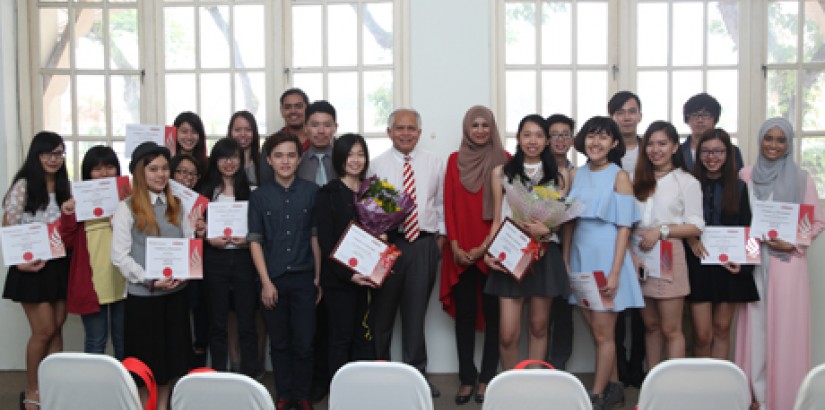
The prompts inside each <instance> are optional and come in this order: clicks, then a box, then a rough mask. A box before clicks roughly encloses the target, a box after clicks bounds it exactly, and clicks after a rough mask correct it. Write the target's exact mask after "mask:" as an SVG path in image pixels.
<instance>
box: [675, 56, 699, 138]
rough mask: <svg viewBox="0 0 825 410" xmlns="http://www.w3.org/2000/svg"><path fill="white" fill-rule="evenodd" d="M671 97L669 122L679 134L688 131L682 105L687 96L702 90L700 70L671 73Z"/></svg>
mask: <svg viewBox="0 0 825 410" xmlns="http://www.w3.org/2000/svg"><path fill="white" fill-rule="evenodd" d="M671 75H672V79H673V81H672V83H671V84H672V87H673V99H672V100H671V104H673V105H672V111H671V114H670V118H671V120H670V121H671V122H672V123H673V125H674V126H675V127H676V129H677V130H678V131H679V133H680V134H688V133H690V128H689V127H688V126H687V124H685V117H684V115H683V112H682V111H683V107H684V105H685V101H687V100H688V98H690V97H693V96H694V95H696V94H699V93H700V92H702V90H704V88H703V87H702V72H701V71H692V70H691V71H674V72H673V73H672V74H671Z"/></svg>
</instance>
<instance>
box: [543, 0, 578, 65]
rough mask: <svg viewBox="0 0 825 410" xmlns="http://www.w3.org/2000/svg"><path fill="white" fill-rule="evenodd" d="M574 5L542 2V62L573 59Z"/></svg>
mask: <svg viewBox="0 0 825 410" xmlns="http://www.w3.org/2000/svg"><path fill="white" fill-rule="evenodd" d="M572 9H573V7H572V5H571V4H570V2H561V1H550V2H542V7H541V12H542V17H541V21H542V23H541V62H542V64H570V63H571V62H572V59H573V53H572V48H573V14H572V12H573V10H572Z"/></svg>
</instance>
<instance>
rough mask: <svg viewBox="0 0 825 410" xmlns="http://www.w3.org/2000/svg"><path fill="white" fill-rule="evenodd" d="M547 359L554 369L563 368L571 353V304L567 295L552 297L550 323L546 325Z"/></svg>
mask: <svg viewBox="0 0 825 410" xmlns="http://www.w3.org/2000/svg"><path fill="white" fill-rule="evenodd" d="M547 330H548V331H549V332H550V337H548V338H547V361H548V362H549V363H550V364H552V365H553V367H555V368H556V369H560V370H564V369H565V368H566V367H567V361H568V360H569V359H570V356H571V355H572V354H573V305H571V304H570V302H569V301H568V299H567V296H556V297H555V298H553V309H550V324H549V326H547Z"/></svg>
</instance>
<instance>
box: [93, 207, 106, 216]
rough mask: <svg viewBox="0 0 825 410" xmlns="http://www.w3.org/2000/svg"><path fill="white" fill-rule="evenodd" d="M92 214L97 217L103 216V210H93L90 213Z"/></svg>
mask: <svg viewBox="0 0 825 410" xmlns="http://www.w3.org/2000/svg"><path fill="white" fill-rule="evenodd" d="M92 213H93V214H95V216H97V217H99V216H101V215H103V208H95V210H94V211H92Z"/></svg>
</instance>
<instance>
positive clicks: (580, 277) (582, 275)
mask: <svg viewBox="0 0 825 410" xmlns="http://www.w3.org/2000/svg"><path fill="white" fill-rule="evenodd" d="M569 277H570V287H571V288H572V289H573V294H575V295H576V300H577V301H578V302H579V305H581V306H583V307H585V308H588V309H590V310H597V311H605V310H610V309H613V308H615V307H616V304H615V303H614V302H613V298H612V297H607V296H605V294H604V293H603V292H602V291H601V288H603V287H605V286H607V277H606V276H605V275H604V272H602V271H600V270H597V271H594V272H575V273H571V274H570V275H569Z"/></svg>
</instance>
